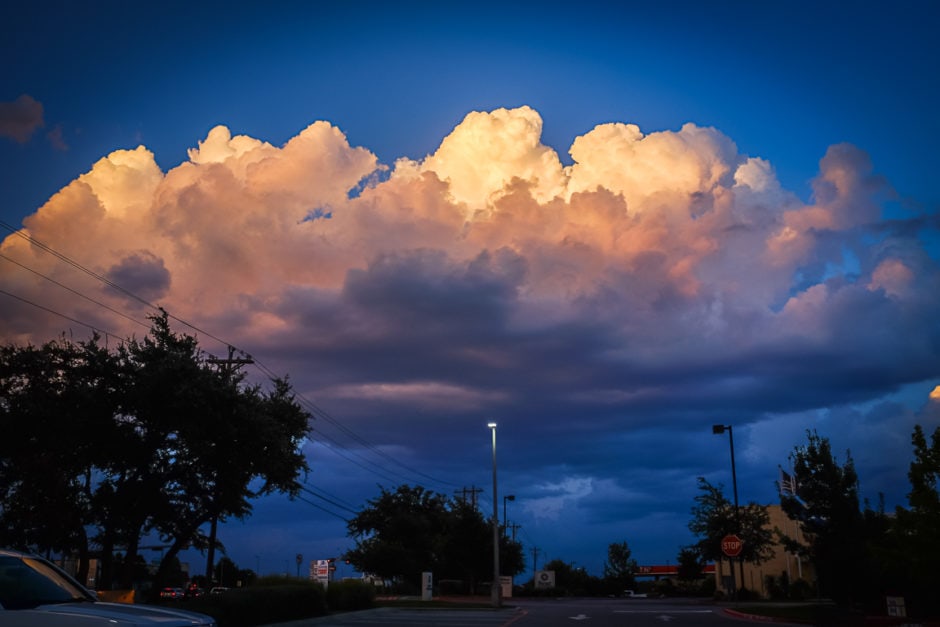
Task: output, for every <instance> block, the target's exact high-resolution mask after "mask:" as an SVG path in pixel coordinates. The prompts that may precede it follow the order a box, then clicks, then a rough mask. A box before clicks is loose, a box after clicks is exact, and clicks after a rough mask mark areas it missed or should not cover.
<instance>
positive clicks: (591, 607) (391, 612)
mask: <svg viewBox="0 0 940 627" xmlns="http://www.w3.org/2000/svg"><path fill="white" fill-rule="evenodd" d="M506 604H507V607H504V608H501V609H498V610H495V609H479V610H461V609H453V610H451V609H437V608H434V609H426V610H425V609H421V608H394V607H382V608H377V609H374V610H367V611H363V612H350V613H348V614H337V615H334V616H324V617H322V618H314V619H309V620H303V621H294V622H291V623H282V624H279V625H278V626H277V627H365V626H379V625H383V626H391V627H396V626H402V627H404V626H409V627H562V626H564V627H581V626H583V627H624V626H629V627H664V626H665V627H698V626H700V625H701V626H705V627H708V626H709V625H725V626H728V625H733V624H734V623H739V624H740V622H741V621H740V620H739V619H735V618H732V617H730V616H728V615H727V614H725V613H724V612H722V610H721V608H720V607H718V606H715V605H712V604H707V603H703V602H701V601H697V602H696V601H686V600H681V599H680V600H676V599H577V598H562V599H523V598H516V599H508V600H507V601H506ZM775 625H776V626H777V627H780V626H782V625H783V623H775Z"/></svg>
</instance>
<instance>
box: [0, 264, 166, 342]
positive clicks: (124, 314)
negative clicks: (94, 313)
mask: <svg viewBox="0 0 940 627" xmlns="http://www.w3.org/2000/svg"><path fill="white" fill-rule="evenodd" d="M0 257H3V258H4V259H6V260H7V261H9V262H10V263H12V264H15V265H17V266H19V267H21V268H23V269H24V270H27V271H29V272H32V273H33V274H35V275H36V276H39V277H42V278H43V279H45V280H47V281H49V282H50V283H53V284H55V285H58V286H59V287H61V288H62V289H64V290H67V291H69V292H71V293H73V294H75V295H76V296H79V297H81V298H84V299H85V300H87V301H88V302H91V303H94V304H95V305H98V306H99V307H104V308H105V309H107V310H108V311H110V312H112V313H116V314H117V315H119V316H122V317H124V318H127V319H128V320H130V321H131V322H135V323H137V324H139V325H141V326H142V327H144V328H148V329H149V328H150V325H148V324H146V323H145V322H141V321H140V320H137V319H136V318H132V317H130V316H129V315H127V314H126V313H124V312H121V311H118V310H117V309H114V308H113V307H111V306H109V305H106V304H104V303H102V302H100V301H97V300H95V299H94V298H92V297H90V296H87V295H85V294H82V293H81V292H79V291H78V290H75V289H72V288H71V287H69V286H68V285H65V284H63V283H59V282H58V281H56V280H55V279H53V278H52V277H49V276H46V275H45V274H43V273H42V272H39V271H38V270H34V269H33V268H30V267H29V266H26V265H24V264H22V263H20V262H19V261H16V260H15V259H11V258H10V257H7V256H6V255H4V254H3V253H0Z"/></svg>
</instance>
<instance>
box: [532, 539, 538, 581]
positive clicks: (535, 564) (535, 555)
mask: <svg viewBox="0 0 940 627" xmlns="http://www.w3.org/2000/svg"><path fill="white" fill-rule="evenodd" d="M538 558H539V547H537V546H533V547H532V576H533V577H534V576H535V571H537V570H538V569H539V568H538Z"/></svg>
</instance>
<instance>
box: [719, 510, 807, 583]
mask: <svg viewBox="0 0 940 627" xmlns="http://www.w3.org/2000/svg"><path fill="white" fill-rule="evenodd" d="M767 514H768V515H769V516H770V521H769V522H768V523H767V526H768V528H770V529H771V530H779V531H780V532H781V533H783V534H784V535H786V536H788V537H790V538H793V539H795V540H796V541H797V542H799V543H801V544H803V545H805V544H806V540H805V539H804V538H803V532H802V530H801V529H800V524H799V523H798V522H797V521H795V520H793V519H792V518H790V517H789V516H787V515H786V514H785V513H784V511H783V509H782V508H781V507H780V506H779V505H768V506H767ZM774 537H775V538H776V537H777V534H776V533H775V534H774ZM772 546H773V551H774V556H773V557H772V558H770V560H768V561H766V562H764V563H762V564H749V563H747V562H745V563H744V587H745V588H747V589H748V590H750V591H752V592H756V593H759V594H760V595H761V596H762V597H769V596H770V591H769V590H768V589H767V577H768V576H770V577H774V578H775V579H776V578H779V577H780V576H781V575H783V574H786V576H787V579H789V581H790V582H791V583H792V582H794V581H797V580H798V579H802V580H804V581H806V582H808V583H813V582H814V581H815V580H816V572H815V570H814V568H813V565H812V563H811V562H807V561H806V560H804V559H801V558H800V557H799V556H798V555H793V554H792V553H788V552H787V551H786V549H785V548H784V547H783V545H782V544H780V543H779V542H775V543H774V544H773V545H772ZM732 566H733V567H734V582H735V583H737V585H738V587H739V588H740V587H741V582H740V581H738V579H740V573H741V567H740V566H739V564H738V560H736V559H735V560H731V559H730V558H725V559H723V560H719V561H718V562H717V563H716V565H715V584H716V586H717V589H718V590H720V591H721V592H723V593H724V594H730V593H731V589H732V577H731V570H730V569H731V567H732Z"/></svg>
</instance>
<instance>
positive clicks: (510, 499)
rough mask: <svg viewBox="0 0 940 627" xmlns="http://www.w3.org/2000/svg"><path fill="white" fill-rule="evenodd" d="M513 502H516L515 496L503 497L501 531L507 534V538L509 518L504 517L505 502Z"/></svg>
mask: <svg viewBox="0 0 940 627" xmlns="http://www.w3.org/2000/svg"><path fill="white" fill-rule="evenodd" d="M515 500H516V495H515V494H507V495H506V496H504V497H503V530H504V531H506V532H507V533H506V535H507V536H508V535H509V533H508V531H509V518H508V517H507V516H506V501H515Z"/></svg>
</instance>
